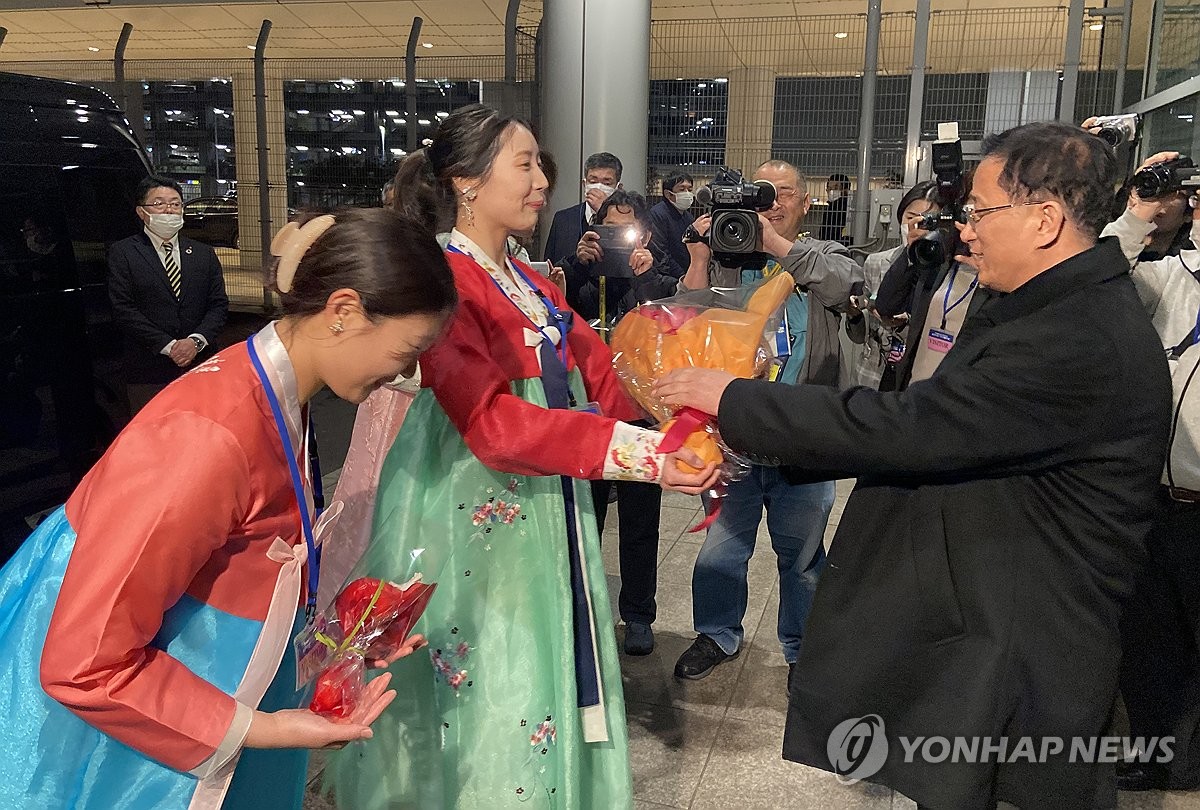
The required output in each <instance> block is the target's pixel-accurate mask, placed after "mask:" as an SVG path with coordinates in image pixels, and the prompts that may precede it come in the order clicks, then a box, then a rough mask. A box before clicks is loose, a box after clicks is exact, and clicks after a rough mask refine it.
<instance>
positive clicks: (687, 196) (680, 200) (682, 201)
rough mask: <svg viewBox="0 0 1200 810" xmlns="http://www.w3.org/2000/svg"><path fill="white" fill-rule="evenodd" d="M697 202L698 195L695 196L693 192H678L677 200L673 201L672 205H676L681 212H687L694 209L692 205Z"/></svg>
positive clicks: (676, 193)
mask: <svg viewBox="0 0 1200 810" xmlns="http://www.w3.org/2000/svg"><path fill="white" fill-rule="evenodd" d="M695 201H696V195H695V194H693V193H692V192H690V191H676V192H675V199H674V200H672V201H671V204H672V205H674V206H675V207H676V208H678V209H679V210H680V211H686V210H688V209H689V208H691V207H692V203H693V202H695Z"/></svg>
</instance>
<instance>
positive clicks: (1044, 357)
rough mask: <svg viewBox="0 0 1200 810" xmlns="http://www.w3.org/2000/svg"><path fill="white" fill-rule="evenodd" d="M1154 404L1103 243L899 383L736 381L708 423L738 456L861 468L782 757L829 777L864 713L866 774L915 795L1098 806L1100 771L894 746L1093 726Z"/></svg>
mask: <svg viewBox="0 0 1200 810" xmlns="http://www.w3.org/2000/svg"><path fill="white" fill-rule="evenodd" d="M1170 403H1171V387H1170V381H1169V379H1168V374H1167V363H1166V359H1165V357H1164V356H1163V352H1162V348H1161V341H1160V340H1159V339H1158V337H1157V336H1156V335H1155V333H1154V330H1153V329H1152V328H1151V325H1150V322H1149V320H1148V319H1147V317H1146V314H1145V311H1144V309H1143V307H1142V306H1141V304H1140V303H1139V301H1138V297H1137V294H1136V293H1135V291H1134V287H1133V283H1132V282H1131V281H1130V279H1129V271H1128V263H1127V262H1126V261H1125V259H1124V257H1123V256H1122V255H1121V253H1120V251H1119V249H1118V248H1117V245H1116V243H1115V241H1113V240H1104V241H1102V242H1101V243H1099V244H1098V245H1097V246H1095V247H1093V248H1091V249H1090V250H1087V251H1085V252H1083V253H1081V254H1079V255H1077V256H1075V257H1073V258H1071V259H1069V260H1067V261H1065V262H1063V263H1061V264H1059V265H1058V266H1056V267H1054V268H1052V269H1050V270H1048V271H1046V272H1044V273H1042V274H1041V275H1039V276H1037V277H1035V278H1034V279H1033V280H1031V281H1029V282H1028V283H1026V284H1025V285H1023V286H1022V287H1021V288H1019V289H1018V290H1016V291H1015V292H1012V293H1010V294H1009V295H1007V296H1003V297H999V298H995V299H993V300H991V301H989V302H988V303H987V304H986V305H985V306H983V307H982V308H981V309H980V310H979V311H978V312H977V313H976V314H975V315H974V316H972V317H970V318H969V319H968V321H967V322H966V323H965V324H964V327H963V330H962V333H961V334H960V336H959V339H958V340H957V341H956V342H955V345H954V348H953V349H952V350H951V351H950V352H949V354H948V355H947V357H946V359H945V361H944V362H943V363H942V364H941V366H940V367H939V368H938V370H937V372H936V373H935V374H934V376H933V377H932V378H931V379H929V380H925V381H921V382H917V383H913V384H912V385H911V386H909V388H908V389H907V390H906V391H904V392H901V393H894V392H889V393H880V392H877V391H872V390H869V389H864V388H855V389H851V390H849V391H843V392H838V391H834V390H832V389H829V388H824V387H818V386H803V385H801V386H775V385H770V384H767V383H762V382H757V381H749V380H740V381H737V382H734V383H733V384H731V385H730V387H729V388H728V389H727V391H726V393H725V395H724V397H723V398H722V400H721V406H720V414H719V419H720V424H721V429H722V434H723V436H724V438H725V440H726V441H727V442H728V443H729V444H730V445H731V446H732V447H733V448H734V449H737V450H741V451H744V452H746V453H747V454H748V455H750V457H751V458H752V459H753V460H757V461H768V462H774V463H785V464H792V465H796V466H798V467H799V468H802V469H803V470H804V471H805V472H806V473H807V474H808V477H825V476H838V477H846V476H856V477H858V484H857V486H856V487H855V490H854V492H853V494H852V495H851V497H850V499H849V501H848V503H847V504H846V508H845V512H844V513H843V515H842V517H841V520H840V522H839V523H838V528H837V533H836V536H835V537H834V539H833V543H832V548H831V551H830V554H829V565H828V568H827V569H826V571H825V572H824V574H823V575H822V578H821V582H820V585H819V587H818V590H817V594H816V598H815V602H814V605H813V609H812V613H811V614H810V617H809V621H808V626H807V629H806V632H805V637H804V643H803V646H802V648H801V652H800V659H799V662H798V663H797V667H796V671H795V674H794V677H793V678H792V682H793V687H792V692H791V699H790V706H789V712H788V720H787V729H786V733H785V738H784V756H785V757H786V758H788V759H792V760H795V761H798V762H804V763H808V764H810V765H813V766H815V767H818V768H824V769H826V770H834V767H833V764H832V763H831V760H830V755H829V753H828V749H827V743H828V741H829V737H830V733H831V731H832V730H833V729H834V727H835V726H837V725H838V724H839V723H841V722H842V721H844V720H847V719H849V718H854V717H861V716H864V715H870V714H876V715H879V716H880V718H882V720H883V722H884V724H885V729H886V736H887V740H888V743H889V746H888V756H887V759H886V762H885V764H884V765H883V767H882V770H881V771H879V773H878V774H876V775H874V776H873V777H871V778H872V779H874V780H877V781H881V782H883V783H884V784H887V785H889V786H891V787H893V788H895V789H897V790H899V791H900V792H902V793H904V794H906V795H908V796H909V797H911V798H913V799H915V800H916V801H918V802H920V803H922V804H925V805H929V806H932V807H934V808H953V809H954V810H970V808H982V807H987V806H989V805H990V803H991V801H992V800H993V799H995V798H998V799H1003V800H1006V801H1009V802H1012V803H1013V804H1015V805H1017V806H1018V807H1020V808H1022V810H1031V808H1040V807H1054V808H1069V807H1078V808H1089V810H1090V808H1093V807H1103V806H1108V805H1109V804H1112V803H1115V792H1114V786H1113V766H1112V765H1111V764H1109V765H1101V766H1089V765H1086V764H1078V763H1076V764H1072V763H1070V762H1069V761H1066V760H1067V756H1066V753H1064V755H1063V756H1062V757H1060V758H1057V759H1055V760H1054V761H1052V762H1050V763H1049V764H1036V765H1030V764H1025V763H1017V764H1006V765H1002V766H999V767H998V766H996V765H995V764H994V762H993V763H990V764H987V763H985V764H975V765H972V764H964V763H961V762H960V763H957V764H956V763H953V762H950V761H946V762H943V763H940V764H927V763H924V762H922V761H921V759H920V757H919V756H918V757H917V758H916V760H915V761H914V762H913V763H905V762H904V761H903V760H904V748H903V746H902V745H901V743H900V740H899V738H900V737H901V736H906V737H908V738H910V739H912V738H916V737H927V738H928V737H932V736H944V737H947V738H950V737H954V736H955V735H964V736H990V737H994V738H998V737H1001V736H1007V737H1009V738H1017V737H1020V736H1023V735H1029V736H1032V737H1042V736H1043V735H1045V736H1060V737H1064V738H1069V737H1074V736H1081V737H1090V736H1096V735H1101V734H1103V733H1104V731H1105V728H1106V724H1107V722H1108V720H1109V715H1110V712H1111V709H1112V706H1113V702H1114V699H1115V696H1116V692H1117V665H1118V659H1119V657H1120V649H1121V648H1120V639H1119V637H1118V630H1117V623H1118V618H1119V614H1120V609H1121V602H1122V600H1123V598H1124V597H1125V596H1126V595H1127V594H1128V593H1129V592H1130V589H1131V585H1132V582H1133V575H1134V569H1135V565H1136V564H1137V561H1138V559H1139V557H1140V555H1141V553H1142V550H1143V540H1144V537H1145V534H1146V531H1147V529H1148V527H1149V525H1150V521H1151V517H1152V513H1153V510H1154V508H1155V506H1154V505H1155V494H1156V491H1157V489H1158V486H1159V484H1158V481H1159V475H1160V474H1161V472H1162V464H1163V459H1164V453H1165V449H1166V440H1167V433H1168V428H1169V420H1170V413H1171V404H1170ZM1068 745H1069V743H1068Z"/></svg>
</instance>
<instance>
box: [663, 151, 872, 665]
mask: <svg viewBox="0 0 1200 810" xmlns="http://www.w3.org/2000/svg"><path fill="white" fill-rule="evenodd" d="M754 179H755V180H756V181H758V180H766V181H769V182H770V183H771V184H773V185H774V187H775V202H774V204H773V205H772V206H771V208H770V209H769V210H768V211H766V212H765V214H759V215H758V223H759V228H760V229H761V235H760V237H759V245H758V248H759V251H760V252H758V253H749V254H746V260H745V262H743V264H742V265H741V266H732V267H730V266H725V265H723V264H721V263H719V262H717V261H715V260H714V259H713V255H712V251H711V250H710V249H709V247H708V246H707V245H705V244H703V243H699V242H696V243H689V244H688V252H689V254H690V258H691V261H690V263H689V266H688V271H687V273H686V275H684V277H683V279H682V280H681V281H680V283H679V289H680V291H681V292H686V291H688V290H700V289H705V288H708V287H739V286H742V285H743V284H752V283H756V282H758V281H760V280H761V279H763V278H764V277H767V276H770V275H772V274H773V273H775V272H778V271H779V270H780V269H783V270H786V271H788V272H789V273H791V274H792V277H793V278H794V279H795V281H796V292H795V293H794V294H793V295H792V296H790V297H789V299H788V303H787V308H786V322H785V323H786V332H787V349H788V352H790V353H788V354H786V355H785V356H784V357H781V358H780V359H781V360H785V362H784V364H783V365H782V368H780V369H779V374H778V377H777V380H778V381H779V382H785V383H797V382H803V383H810V384H813V385H819V386H833V387H836V386H837V384H838V371H839V368H840V363H841V359H840V352H841V342H840V336H839V334H838V333H839V331H840V329H841V313H842V312H844V311H845V309H846V306H847V303H848V301H849V299H850V294H851V286H852V285H853V284H855V283H856V282H857V283H861V282H862V278H863V276H862V268H861V267H859V266H858V264H857V263H856V262H855V261H854V260H853V259H852V258H850V254H849V253H848V252H847V250H846V248H844V247H843V246H842V245H840V244H838V243H836V242H822V241H819V240H815V239H808V238H800V236H799V235H800V226H801V223H802V222H803V220H804V215H805V214H806V213H807V212H808V207H809V202H810V201H809V197H808V194H807V193H806V192H805V191H804V188H805V183H804V178H803V176H802V175H801V174H800V171H799V170H798V169H797V168H796V167H795V166H793V165H791V164H790V163H787V162H785V161H782V160H770V161H767V162H766V163H764V164H763V165H762V166H760V167H759V168H758V171H756V172H755V174H754ZM710 224H711V217H710V216H704V217H701V218H700V219H698V220H697V221H696V231H697V232H698V233H700V234H702V235H703V234H707V233H708V232H709V226H710ZM833 497H834V486H833V482H832V481H821V482H820V483H814V484H792V483H790V482H789V481H788V480H787V479H786V478H785V477H784V475H783V472H782V471H781V470H780V469H779V468H778V467H767V466H760V465H755V466H754V467H753V468H752V470H751V472H750V475H748V476H747V477H746V478H744V479H743V480H741V481H735V482H733V483H731V484H730V485H729V487H728V490H727V494H726V497H725V500H724V502H723V505H722V507H721V513H720V516H719V517H718V518H717V520H716V522H715V523H714V524H713V525H712V527H711V528H710V529H709V530H708V535H707V536H706V538H705V540H704V547H703V548H702V549H701V550H700V555H699V557H697V559H696V568H695V571H694V572H693V575H692V611H693V618H694V620H695V627H696V633H697V637H696V640H695V642H694V643H693V644H692V646H691V647H689V648H688V649H687V650H686V651H685V652H684V653H683V655H682V656H680V658H679V661H678V662H677V663H676V665H675V675H676V676H677V677H680V678H688V679H697V678H703V677H705V676H706V675H708V673H709V672H711V671H712V669H713V667H715V666H717V665H718V664H721V663H723V662H725V661H728V660H730V659H731V658H733V657H735V656H736V655H737V654H738V652H739V648H740V647H741V644H742V640H743V630H742V620H743V618H744V616H745V613H746V600H747V592H746V591H747V588H746V574H747V564H748V562H749V560H750V557H751V555H752V554H753V553H754V545H755V540H756V538H757V536H758V525H759V523H760V522H761V521H762V514H763V507H764V505H765V506H766V508H767V528H768V530H769V531H770V534H771V545H772V547H773V548H774V549H775V553H776V555H777V556H778V558H779V560H778V567H779V597H780V602H779V628H778V630H779V642H780V645H781V647H782V648H783V656H784V659H785V660H786V661H787V663H788V664H789V665H791V664H793V663H794V662H795V661H796V657H797V655H798V654H799V650H800V642H801V638H802V636H803V634H804V624H805V621H806V620H807V618H808V611H809V608H810V607H811V605H812V598H813V593H814V592H815V591H816V587H817V579H818V577H819V576H820V573H821V571H822V569H823V568H824V565H825V548H824V546H823V545H822V538H823V537H824V533H825V524H826V523H827V522H828V519H829V511H830V509H831V508H832V506H833Z"/></svg>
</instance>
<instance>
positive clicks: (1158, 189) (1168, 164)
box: [1129, 155, 1200, 200]
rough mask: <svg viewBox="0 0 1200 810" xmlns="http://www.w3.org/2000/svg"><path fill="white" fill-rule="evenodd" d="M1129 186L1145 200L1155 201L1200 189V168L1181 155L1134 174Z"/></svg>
mask: <svg viewBox="0 0 1200 810" xmlns="http://www.w3.org/2000/svg"><path fill="white" fill-rule="evenodd" d="M1129 184H1130V187H1131V188H1132V189H1133V190H1134V191H1135V192H1136V193H1137V195H1138V196H1139V197H1141V198H1142V199H1143V200H1154V199H1158V198H1159V197H1165V196H1167V195H1168V194H1173V193H1175V192H1177V191H1184V190H1186V189H1195V188H1200V168H1197V167H1196V164H1195V163H1193V162H1192V159H1191V158H1190V157H1187V156H1186V155H1180V156H1179V157H1177V158H1175V159H1173V160H1164V161H1163V162H1162V163H1155V164H1154V165H1153V166H1147V167H1146V168H1144V169H1142V170H1141V171H1139V172H1137V173H1136V174H1134V175H1133V179H1132V180H1131V181H1130V183H1129Z"/></svg>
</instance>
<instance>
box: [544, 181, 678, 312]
mask: <svg viewBox="0 0 1200 810" xmlns="http://www.w3.org/2000/svg"><path fill="white" fill-rule="evenodd" d="M592 224H593V225H609V226H622V227H626V228H633V229H636V231H637V233H638V238H637V241H636V247H635V248H634V249H633V250H632V251H630V254H629V269H630V270H632V277H623V276H613V277H610V278H609V279H608V280H607V281H606V282H605V286H606V287H607V295H606V296H605V307H606V309H607V311H608V317H609V318H611V319H612V320H613V321H617V320H620V319H621V317H622V316H624V315H625V313H626V312H628V311H629V310H631V309H633V308H634V307H636V306H637V305H638V304H640V303H642V302H643V301H652V300H654V299H655V298H663V297H665V296H668V295H671V294H672V293H674V292H675V285H676V280H675V277H674V276H672V275H671V274H670V272H669V271H668V269H667V265H666V262H665V261H664V260H663V259H662V257H660V256H656V255H655V254H654V252H653V251H652V250H651V228H652V223H651V219H650V211H649V209H648V208H647V207H646V198H645V197H643V196H642V195H641V194H638V193H636V192H633V191H625V190H624V189H618V190H617V191H614V192H613V193H612V195H611V196H609V197H608V198H607V199H606V200H605V201H604V202H603V203H601V204H600V208H599V209H598V210H597V211H596V216H595V218H594V219H593V220H592ZM603 260H604V248H603V247H602V246H601V244H600V234H598V233H597V232H596V231H595V230H587V231H585V232H584V234H583V236H581V237H580V239H579V242H578V243H577V244H576V245H575V255H574V257H572V258H570V259H568V260H567V261H566V267H565V271H566V275H567V300H568V302H569V303H570V304H571V308H572V309H574V310H575V311H576V312H578V313H579V314H580V315H582V316H583V317H585V318H587V319H588V320H589V321H594V320H596V319H597V318H599V317H600V273H599V271H598V270H597V267H598V266H599V264H600V263H601V262H602V261H603Z"/></svg>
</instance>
